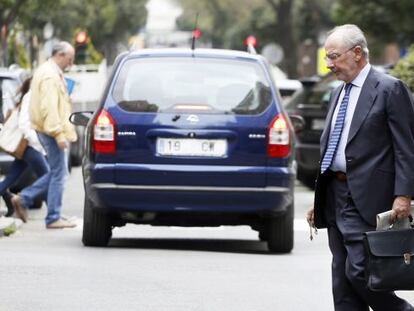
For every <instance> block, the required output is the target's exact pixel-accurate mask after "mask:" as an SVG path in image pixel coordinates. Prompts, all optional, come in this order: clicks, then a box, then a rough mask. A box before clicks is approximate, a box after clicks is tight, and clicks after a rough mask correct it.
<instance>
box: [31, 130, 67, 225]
mask: <svg viewBox="0 0 414 311" xmlns="http://www.w3.org/2000/svg"><path fill="white" fill-rule="evenodd" d="M37 134H38V136H39V140H40V143H41V144H42V146H43V148H45V150H46V154H47V161H48V163H49V167H50V171H51V172H50V173H51V174H50V175H51V176H50V183H49V190H48V192H47V216H46V225H48V224H51V223H53V222H55V221H56V220H58V219H59V218H60V212H61V210H62V200H63V188H64V184H65V179H66V176H67V174H68V165H67V160H66V159H67V158H66V155H65V151H64V150H62V149H60V148H59V146H58V144H57V142H56V140H55V139H54V138H53V137H52V136H49V135H46V134H43V133H39V132H37Z"/></svg>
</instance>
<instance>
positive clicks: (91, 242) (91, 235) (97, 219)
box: [82, 198, 112, 246]
mask: <svg viewBox="0 0 414 311" xmlns="http://www.w3.org/2000/svg"><path fill="white" fill-rule="evenodd" d="M111 236H112V225H111V222H110V219H109V217H108V215H107V214H105V213H102V212H100V211H97V210H96V209H94V208H93V206H92V202H91V201H90V200H88V199H87V198H85V204H84V211H83V235H82V242H83V245H85V246H107V245H108V242H109V239H110V238H111Z"/></svg>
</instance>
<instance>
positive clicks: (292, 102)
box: [285, 75, 342, 188]
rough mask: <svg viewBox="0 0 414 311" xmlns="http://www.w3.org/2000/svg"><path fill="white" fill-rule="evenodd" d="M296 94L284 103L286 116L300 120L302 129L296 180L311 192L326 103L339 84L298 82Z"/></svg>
mask: <svg viewBox="0 0 414 311" xmlns="http://www.w3.org/2000/svg"><path fill="white" fill-rule="evenodd" d="M301 82H302V89H300V90H298V91H297V92H296V93H295V94H293V96H292V97H291V98H290V99H289V100H288V101H287V103H286V106H285V108H286V110H287V112H288V114H289V115H290V116H291V115H297V116H301V117H302V118H303V119H304V121H305V125H304V127H303V129H301V131H300V132H298V133H297V135H296V138H297V141H296V161H297V164H298V173H297V178H298V179H299V180H300V181H301V182H303V183H304V184H305V185H306V186H308V187H311V188H313V187H314V183H315V177H316V173H317V171H318V168H319V139H320V137H321V134H322V131H323V129H324V126H325V117H326V114H327V108H328V101H329V97H330V94H331V91H332V90H333V89H334V88H335V87H337V86H338V85H340V84H341V83H342V82H341V81H339V80H336V78H335V76H334V75H327V76H325V77H324V78H320V77H312V78H307V79H302V80H301Z"/></svg>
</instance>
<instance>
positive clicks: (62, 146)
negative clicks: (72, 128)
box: [57, 140, 69, 150]
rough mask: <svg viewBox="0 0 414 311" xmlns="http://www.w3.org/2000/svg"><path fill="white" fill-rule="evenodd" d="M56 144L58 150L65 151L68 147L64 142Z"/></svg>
mask: <svg viewBox="0 0 414 311" xmlns="http://www.w3.org/2000/svg"><path fill="white" fill-rule="evenodd" d="M57 144H58V147H59V149H61V150H65V149H66V148H68V146H69V145H68V142H67V141H66V140H62V141H58V142H57Z"/></svg>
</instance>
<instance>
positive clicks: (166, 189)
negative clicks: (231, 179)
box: [88, 183, 293, 214]
mask: <svg viewBox="0 0 414 311" xmlns="http://www.w3.org/2000/svg"><path fill="white" fill-rule="evenodd" d="M89 190H90V191H88V195H89V197H90V198H91V199H92V201H93V202H94V205H95V206H96V207H98V208H104V209H107V210H109V211H135V212H181V211H186V212H224V213H255V214H262V213H263V214H266V213H267V214H268V213H276V214H277V213H284V212H286V211H287V209H288V207H289V206H290V205H292V203H293V193H292V191H290V190H289V188H284V187H267V188H242V187H239V188H236V187H234V188H233V187H198V186H168V185H164V186H158V185H157V186H150V185H145V186H143V185H142V186H134V185H116V184H107V183H105V184H92V185H90V189H89Z"/></svg>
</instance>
